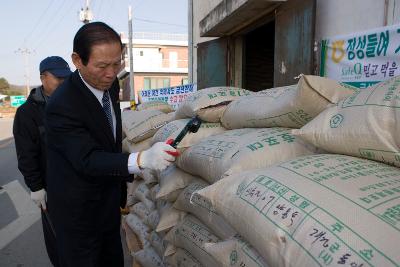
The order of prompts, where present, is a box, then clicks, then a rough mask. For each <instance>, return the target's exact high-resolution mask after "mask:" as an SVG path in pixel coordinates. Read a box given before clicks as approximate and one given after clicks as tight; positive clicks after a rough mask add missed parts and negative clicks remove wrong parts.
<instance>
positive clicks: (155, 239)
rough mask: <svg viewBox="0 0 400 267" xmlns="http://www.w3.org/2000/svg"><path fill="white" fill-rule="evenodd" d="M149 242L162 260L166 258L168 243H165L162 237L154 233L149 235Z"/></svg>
mask: <svg viewBox="0 0 400 267" xmlns="http://www.w3.org/2000/svg"><path fill="white" fill-rule="evenodd" d="M148 240H149V242H150V244H151V246H152V247H153V248H154V250H155V252H156V253H157V255H158V256H160V258H161V259H162V258H163V257H164V252H165V249H166V247H167V244H166V242H163V240H162V239H161V237H160V236H159V235H158V234H157V233H156V232H154V231H152V232H151V233H150V234H149V236H148Z"/></svg>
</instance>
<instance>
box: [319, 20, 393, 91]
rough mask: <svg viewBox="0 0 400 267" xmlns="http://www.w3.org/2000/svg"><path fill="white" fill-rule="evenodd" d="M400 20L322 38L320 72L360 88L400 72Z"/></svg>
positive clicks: (322, 74)
mask: <svg viewBox="0 0 400 267" xmlns="http://www.w3.org/2000/svg"><path fill="white" fill-rule="evenodd" d="M399 55H400V24H397V25H391V26H387V27H382V28H376V29H372V30H368V31H364V32H359V33H354V34H349V35H341V36H335V37H332V38H329V39H325V40H322V46H321V65H320V66H321V68H320V75H321V76H325V77H328V78H331V79H334V80H337V81H340V82H344V83H347V84H349V85H353V86H356V87H359V88H365V87H368V86H370V85H372V84H375V83H377V82H380V81H384V80H387V79H390V78H392V77H394V76H397V75H400V57H399Z"/></svg>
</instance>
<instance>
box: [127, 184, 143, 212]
mask: <svg viewBox="0 0 400 267" xmlns="http://www.w3.org/2000/svg"><path fill="white" fill-rule="evenodd" d="M140 183H141V181H140V180H137V179H135V180H133V181H132V182H131V183H126V184H127V187H128V188H127V196H126V197H127V201H126V206H128V207H129V206H132V205H134V204H136V203H137V202H139V200H138V199H137V198H136V197H135V191H136V189H137V187H138V186H139V184H140Z"/></svg>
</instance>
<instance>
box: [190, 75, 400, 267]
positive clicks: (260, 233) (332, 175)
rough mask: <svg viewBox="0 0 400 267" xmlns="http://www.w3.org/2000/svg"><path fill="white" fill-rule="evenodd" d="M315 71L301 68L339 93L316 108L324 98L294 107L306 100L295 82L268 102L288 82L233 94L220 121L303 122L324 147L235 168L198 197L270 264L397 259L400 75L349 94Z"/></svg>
mask: <svg viewBox="0 0 400 267" xmlns="http://www.w3.org/2000/svg"><path fill="white" fill-rule="evenodd" d="M317 80H320V81H322V78H319V77H309V76H303V77H302V79H301V80H300V81H299V84H300V83H302V82H306V83H307V84H309V85H313V84H314V86H312V87H313V88H314V89H315V91H316V93H318V94H319V97H320V98H321V99H322V100H323V99H326V100H328V101H327V102H332V103H327V105H325V107H324V106H321V108H320V109H319V110H317V112H315V113H311V112H312V111H311V110H309V108H314V107H318V106H319V103H321V102H318V101H316V100H313V101H312V102H311V103H309V104H308V105H304V106H297V108H293V109H287V107H289V106H292V107H296V105H298V103H300V102H301V100H302V95H303V94H302V93H300V91H299V90H301V89H300V87H299V86H297V89H296V90H297V93H296V94H293V95H296V97H295V98H292V100H290V101H282V102H280V103H279V105H276V107H277V109H274V110H272V109H271V107H273V106H274V104H271V102H268V99H270V98H269V97H272V95H271V94H275V93H276V92H278V98H277V99H279V98H280V100H283V99H282V98H281V97H282V96H284V95H289V93H288V92H290V91H291V89H274V90H273V91H269V92H268V93H267V94H268V95H269V96H267V97H264V96H254V95H253V96H250V97H248V98H247V99H246V98H243V99H240V100H237V101H234V102H232V103H231V104H230V105H229V106H228V108H227V109H226V110H225V113H224V114H223V116H222V123H223V125H224V126H225V127H227V128H240V127H271V126H286V127H292V128H300V129H295V130H292V131H291V134H292V135H293V136H295V137H296V138H301V139H302V140H304V141H306V142H308V143H309V144H310V145H311V144H312V145H314V146H316V147H318V148H319V149H322V150H324V154H315V155H306V156H301V157H294V158H292V159H290V160H288V161H284V162H281V163H278V164H275V165H273V166H271V167H268V168H260V169H257V170H251V171H244V172H231V173H230V174H229V175H228V176H226V177H225V178H223V179H221V180H220V181H218V182H216V183H214V184H213V185H210V186H208V187H206V188H204V189H201V190H198V191H196V192H194V194H193V195H192V196H191V199H192V201H193V202H195V203H198V205H202V206H207V207H208V209H209V210H210V213H217V214H219V215H220V216H221V217H222V218H223V219H224V220H225V221H226V222H228V223H229V224H230V225H231V226H232V228H234V229H235V231H237V232H238V233H239V234H240V235H241V236H242V237H243V238H245V239H246V240H247V241H248V242H249V243H250V244H251V245H252V246H253V247H254V249H255V250H256V251H257V252H259V254H260V256H261V257H262V258H263V259H264V260H265V262H266V264H268V265H269V266H326V265H331V266H343V265H344V266H399V265H400V256H399V254H398V253H397V247H396V244H398V242H399V241H400V232H399V230H400V171H399V169H398V167H399V166H400V161H399V160H400V158H399V156H400V154H399V152H400V148H399V144H400V142H399V141H400V140H399V139H398V137H397V136H398V135H397V134H396V133H398V130H399V125H398V124H397V121H398V120H399V117H398V116H399V115H400V114H399V111H398V109H399V107H400V101H399V100H400V86H399V85H400V77H397V78H393V79H391V80H388V81H385V82H381V83H379V84H377V85H375V86H374V87H370V88H367V89H361V90H354V91H353V92H349V93H350V94H344V95H342V94H341V93H339V92H340V91H342V89H343V91H345V89H346V88H345V87H346V86H342V85H335V86H334V87H332V88H329V84H326V83H325V82H323V83H322V82H321V87H318V86H316V83H314V82H315V81H317ZM313 81H314V82H313ZM329 83H331V84H333V82H332V81H329ZM322 85H323V86H322ZM320 89H321V90H320ZM328 89H329V90H328ZM283 90H286V91H283ZM279 91H280V93H279ZM335 94H337V95H336V96H335V97H333V96H334V95H335ZM316 95H317V94H316ZM346 95H347V96H346ZM275 96H276V95H275ZM343 96H345V97H344V98H343V99H341V98H342V97H343ZM259 97H260V98H259ZM251 98H253V99H251ZM262 98H264V99H262ZM260 99H262V100H260ZM305 99H311V98H310V97H309V98H305ZM286 100H287V98H286ZM258 101H259V103H264V106H262V105H256V106H257V109H255V110H254V112H253V111H252V113H250V111H249V108H251V106H250V103H257V102H258ZM285 103H286V104H287V105H285ZM245 107H247V108H246V109H245ZM297 115H298V116H297ZM300 115H304V116H300ZM235 117H236V118H237V117H239V118H240V119H239V120H238V121H235V120H234V119H235ZM302 119H304V120H302ZM286 123H287V124H286ZM320 153H322V151H321V152H320ZM327 153H335V154H327ZM372 160H373V161H372ZM379 161H380V162H382V163H380V162H379ZM393 165H394V166H395V167H394V166H393ZM216 244H218V243H211V244H206V247H207V246H215V245H216ZM239 250H240V249H239ZM237 251H238V249H236V251H232V253H231V257H232V256H233V255H239V254H240V253H238V252H237ZM234 258H235V260H236V259H238V260H239V261H240V259H239V258H238V257H236V256H235V257H234ZM231 259H232V258H231ZM236 261H237V260H236ZM227 264H228V262H227V261H226V262H225V263H224V266H228V265H227ZM231 264H232V262H231ZM232 265H233V264H232ZM246 266H247V265H246ZM252 266H256V264H252Z"/></svg>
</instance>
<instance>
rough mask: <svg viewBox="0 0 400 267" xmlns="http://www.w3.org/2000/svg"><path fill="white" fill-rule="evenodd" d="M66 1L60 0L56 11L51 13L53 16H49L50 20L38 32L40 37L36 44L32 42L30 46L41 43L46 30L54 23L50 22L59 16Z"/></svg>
mask: <svg viewBox="0 0 400 267" xmlns="http://www.w3.org/2000/svg"><path fill="white" fill-rule="evenodd" d="M66 2H67V1H66V0H63V1H62V3H61V5H60V6H59V7H58V9H57V11H56V12H55V13H54V14H53V16H52V17H51V18H50V20H49V21H48V22H47V23H46V27H45V28H44V29H43V30H42V32H41V34H40V36H41V37H42V39H39V41H37V42H36V45H33V44H32V46H34V47H38V46H39V45H38V44H39V43H42V41H43V40H44V39H46V38H47V34H48V30H49V29H50V28H51V26H52V25H54V23H52V22H53V21H55V19H56V18H58V17H59V16H58V13H59V12H60V11H62V10H64V9H63V6H64V4H65V3H66ZM71 2H73V1H71ZM61 17H65V16H61ZM35 40H37V39H35Z"/></svg>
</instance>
